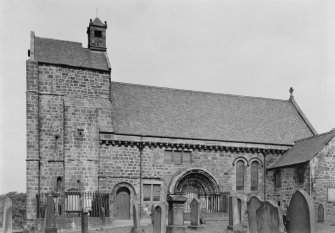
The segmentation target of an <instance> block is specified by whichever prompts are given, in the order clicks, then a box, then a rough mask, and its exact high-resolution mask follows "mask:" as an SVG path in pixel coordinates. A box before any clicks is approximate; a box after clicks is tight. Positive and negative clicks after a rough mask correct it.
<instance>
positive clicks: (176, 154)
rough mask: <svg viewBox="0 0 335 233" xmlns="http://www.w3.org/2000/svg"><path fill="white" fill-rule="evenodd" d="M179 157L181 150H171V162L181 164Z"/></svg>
mask: <svg viewBox="0 0 335 233" xmlns="http://www.w3.org/2000/svg"><path fill="white" fill-rule="evenodd" d="M181 157H182V152H181V151H174V152H173V163H174V164H181Z"/></svg>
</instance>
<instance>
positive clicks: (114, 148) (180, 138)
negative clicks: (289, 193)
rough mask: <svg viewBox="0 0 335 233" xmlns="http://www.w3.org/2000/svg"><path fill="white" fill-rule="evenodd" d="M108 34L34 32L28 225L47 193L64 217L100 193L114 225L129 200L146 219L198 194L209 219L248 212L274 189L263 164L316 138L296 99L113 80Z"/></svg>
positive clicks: (124, 215)
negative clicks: (235, 200)
mask: <svg viewBox="0 0 335 233" xmlns="http://www.w3.org/2000/svg"><path fill="white" fill-rule="evenodd" d="M106 30H107V22H104V23H103V22H101V21H100V19H98V18H95V19H94V20H90V22H89V25H88V27H87V36H88V46H87V48H85V47H83V46H82V44H81V43H78V42H71V41H65V40H58V39H49V38H43V37H38V36H35V33H34V32H31V36H30V49H29V52H28V55H29V59H28V60H27V62H26V72H27V73H26V75H27V94H26V104H27V116H26V117H27V158H26V165H27V176H26V177H27V180H26V184H27V220H28V221H35V220H36V219H37V218H38V217H40V215H41V213H40V212H41V210H40V209H41V205H42V204H41V200H42V198H41V197H42V196H43V195H45V194H48V193H52V194H54V195H55V197H58V199H57V200H58V204H57V205H58V206H57V211H58V214H59V215H64V214H65V215H66V214H70V213H75V212H76V211H79V210H80V209H81V208H88V209H89V210H90V209H91V210H92V208H93V207H92V203H93V202H94V200H93V199H94V198H92V197H90V198H88V199H85V200H86V201H84V202H81V204H80V205H79V204H78V203H77V202H79V197H80V198H81V199H83V198H82V197H83V195H84V194H85V193H86V194H88V193H91V194H92V193H93V194H94V193H103V194H105V195H106V196H105V197H107V202H108V203H107V204H106V205H105V208H106V212H108V215H109V216H110V217H111V218H119V219H129V218H130V216H131V213H132V208H131V203H133V202H138V203H140V205H141V214H142V215H143V216H146V215H148V214H149V213H150V207H151V205H152V204H154V203H158V202H164V201H166V196H167V194H174V193H180V194H182V195H185V196H186V197H187V198H188V203H189V200H191V198H193V197H194V196H198V197H199V198H200V199H201V200H202V208H204V209H205V210H206V211H207V212H220V211H224V210H225V209H226V206H225V205H226V204H225V201H224V199H222V198H225V197H224V195H228V194H229V195H236V196H237V197H239V200H241V205H245V203H246V201H248V198H249V197H250V196H251V195H258V196H261V197H264V195H267V190H268V189H269V190H272V189H273V187H274V181H273V175H272V173H271V172H269V173H270V175H269V176H266V175H264V171H266V166H268V165H270V164H272V163H273V162H274V161H275V160H277V159H278V158H280V157H281V155H283V154H284V153H285V152H287V151H288V150H289V149H290V148H292V146H293V144H294V142H295V141H297V140H300V139H302V138H307V137H313V136H315V135H317V133H316V131H315V129H314V128H313V126H312V125H311V124H310V122H309V121H308V120H307V118H306V117H305V115H304V113H303V112H302V110H301V109H300V108H299V106H298V105H297V103H296V101H295V100H294V97H293V94H292V93H293V90H291V91H290V92H291V94H290V96H289V98H288V99H284V100H281V99H269V98H260V97H247V96H239V95H227V94H219V93H208V92H199V91H190V90H179V89H172V88H163V87H153V86H146V85H138V84H129V83H120V82H114V81H113V76H111V64H110V62H109V59H108V56H107V52H106V51H107V48H106V39H107V38H106ZM264 187H267V188H266V189H264ZM269 197H271V198H273V199H275V198H276V197H278V195H275V194H273V193H270V195H269ZM185 211H186V212H187V206H186V209H185Z"/></svg>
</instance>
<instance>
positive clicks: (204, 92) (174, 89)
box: [111, 81, 289, 102]
mask: <svg viewBox="0 0 335 233" xmlns="http://www.w3.org/2000/svg"><path fill="white" fill-rule="evenodd" d="M111 83H117V84H121V85H130V86H139V87H149V88H158V89H165V90H172V91H180V92H191V93H202V94H210V95H221V96H232V97H239V98H253V99H263V100H272V101H281V102H289V100H284V99H274V98H265V97H257V96H245V95H234V94H225V93H218V92H209V91H198V90H188V89H182V88H173V87H160V86H153V85H145V84H138V83H126V82H117V81H111Z"/></svg>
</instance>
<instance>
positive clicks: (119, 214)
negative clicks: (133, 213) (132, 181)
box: [115, 187, 130, 219]
mask: <svg viewBox="0 0 335 233" xmlns="http://www.w3.org/2000/svg"><path fill="white" fill-rule="evenodd" d="M115 205H116V216H115V217H116V218H118V219H129V218H130V192H129V189H127V188H126V187H121V188H119V189H118V190H117V192H116V201H115Z"/></svg>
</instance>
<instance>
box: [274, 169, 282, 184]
mask: <svg viewBox="0 0 335 233" xmlns="http://www.w3.org/2000/svg"><path fill="white" fill-rule="evenodd" d="M275 186H276V187H281V174H280V170H277V171H275Z"/></svg>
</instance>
